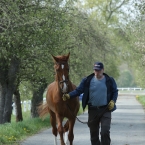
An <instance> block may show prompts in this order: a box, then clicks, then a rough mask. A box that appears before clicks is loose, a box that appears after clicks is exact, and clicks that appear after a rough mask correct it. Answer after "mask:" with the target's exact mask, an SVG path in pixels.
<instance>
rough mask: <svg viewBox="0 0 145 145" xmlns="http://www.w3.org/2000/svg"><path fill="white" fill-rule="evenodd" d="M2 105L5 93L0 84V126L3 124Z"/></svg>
mask: <svg viewBox="0 0 145 145" xmlns="http://www.w3.org/2000/svg"><path fill="white" fill-rule="evenodd" d="M4 104H5V91H4V89H3V87H2V85H1V84H0V124H2V123H3V114H4Z"/></svg>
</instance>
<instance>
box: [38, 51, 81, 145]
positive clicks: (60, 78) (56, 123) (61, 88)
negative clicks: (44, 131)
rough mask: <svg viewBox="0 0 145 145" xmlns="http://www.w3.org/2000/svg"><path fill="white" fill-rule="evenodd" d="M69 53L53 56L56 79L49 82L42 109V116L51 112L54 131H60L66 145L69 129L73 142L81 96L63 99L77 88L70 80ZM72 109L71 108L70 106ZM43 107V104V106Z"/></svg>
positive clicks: (69, 138)
mask: <svg viewBox="0 0 145 145" xmlns="http://www.w3.org/2000/svg"><path fill="white" fill-rule="evenodd" d="M69 55H70V53H69V54H68V55H62V56H53V55H52V57H53V59H54V70H55V81H54V82H52V83H51V84H49V86H48V89H47V94H46V104H44V105H43V109H42V110H41V111H40V116H41V117H43V116H44V115H46V113H47V112H49V114H50V122H51V125H52V133H53V135H54V136H55V144H57V142H56V136H57V134H58V133H59V135H60V141H61V145H65V142H64V138H63V133H65V132H67V131H68V136H67V138H68V140H69V142H70V145H72V144H73V139H74V133H73V128H74V124H75V120H76V118H75V117H74V115H75V116H77V112H78V110H79V107H80V104H79V98H78V97H76V98H72V99H69V100H67V101H63V99H62V96H63V94H64V93H68V92H70V91H72V90H74V89H75V88H76V86H75V85H74V84H72V82H71V81H70V80H69V65H68V59H69ZM67 105H68V106H69V108H71V110H69V108H68V107H67ZM40 108H42V105H41V107H40ZM64 118H67V119H68V120H67V121H66V123H65V125H64V126H63V124H62V122H63V119H64Z"/></svg>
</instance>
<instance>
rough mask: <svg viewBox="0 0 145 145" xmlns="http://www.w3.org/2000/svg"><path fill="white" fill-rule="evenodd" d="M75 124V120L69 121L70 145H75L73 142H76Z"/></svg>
mask: <svg viewBox="0 0 145 145" xmlns="http://www.w3.org/2000/svg"><path fill="white" fill-rule="evenodd" d="M74 124H75V119H74V118H73V119H69V134H68V140H69V142H70V145H73V140H74V133H73V128H74Z"/></svg>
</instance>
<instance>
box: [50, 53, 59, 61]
mask: <svg viewBox="0 0 145 145" xmlns="http://www.w3.org/2000/svg"><path fill="white" fill-rule="evenodd" d="M51 56H52V57H53V59H54V60H55V61H56V62H58V60H59V59H58V58H57V57H56V56H54V55H52V54H51Z"/></svg>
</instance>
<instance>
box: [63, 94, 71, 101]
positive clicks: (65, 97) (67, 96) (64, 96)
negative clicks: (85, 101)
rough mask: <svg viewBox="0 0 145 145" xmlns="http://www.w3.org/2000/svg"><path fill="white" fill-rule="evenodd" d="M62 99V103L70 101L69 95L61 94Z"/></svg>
mask: <svg viewBox="0 0 145 145" xmlns="http://www.w3.org/2000/svg"><path fill="white" fill-rule="evenodd" d="M62 99H63V101H66V100H68V99H70V95H69V94H63V96H62Z"/></svg>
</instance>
